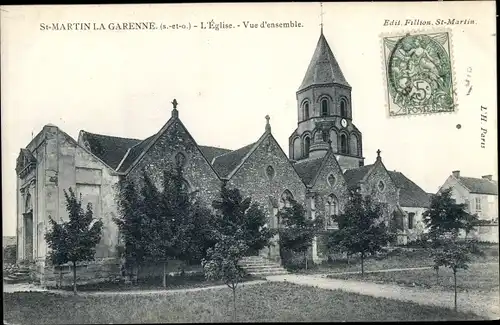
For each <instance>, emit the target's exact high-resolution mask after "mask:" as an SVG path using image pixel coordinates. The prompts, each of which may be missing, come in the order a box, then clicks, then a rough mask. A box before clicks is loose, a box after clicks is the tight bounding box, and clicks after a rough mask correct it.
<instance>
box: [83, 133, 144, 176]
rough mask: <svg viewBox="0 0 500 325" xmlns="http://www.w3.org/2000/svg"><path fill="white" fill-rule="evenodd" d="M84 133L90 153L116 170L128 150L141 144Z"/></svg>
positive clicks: (133, 140)
mask: <svg viewBox="0 0 500 325" xmlns="http://www.w3.org/2000/svg"><path fill="white" fill-rule="evenodd" d="M82 132H83V134H82V137H83V140H84V141H87V142H88V144H89V146H90V151H91V152H92V153H93V154H94V155H96V156H97V157H98V158H99V159H101V160H102V161H104V162H105V163H106V164H107V165H109V166H110V167H112V168H114V169H116V167H118V164H120V162H121V160H122V159H123V156H125V153H126V152H127V150H128V149H129V148H130V147H132V146H134V145H136V144H138V143H139V142H141V140H138V139H130V138H120V137H114V136H110V135H102V134H95V133H90V132H86V131H82Z"/></svg>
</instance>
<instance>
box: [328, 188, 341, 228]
mask: <svg viewBox="0 0 500 325" xmlns="http://www.w3.org/2000/svg"><path fill="white" fill-rule="evenodd" d="M325 214H326V218H325V219H326V220H325V221H326V224H325V226H326V228H327V229H338V224H337V222H335V216H336V215H337V214H338V201H337V198H336V197H335V195H333V194H330V195H329V196H328V197H327V198H326V204H325Z"/></svg>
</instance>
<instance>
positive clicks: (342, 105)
mask: <svg viewBox="0 0 500 325" xmlns="http://www.w3.org/2000/svg"><path fill="white" fill-rule="evenodd" d="M340 116H342V117H347V103H346V100H345V99H344V98H342V99H341V100H340Z"/></svg>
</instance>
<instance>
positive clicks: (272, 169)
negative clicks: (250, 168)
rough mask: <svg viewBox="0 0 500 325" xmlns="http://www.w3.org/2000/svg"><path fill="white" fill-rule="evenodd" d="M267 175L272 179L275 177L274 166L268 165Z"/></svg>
mask: <svg viewBox="0 0 500 325" xmlns="http://www.w3.org/2000/svg"><path fill="white" fill-rule="evenodd" d="M266 175H267V178H268V179H269V180H272V179H273V178H274V168H273V167H272V166H267V168H266Z"/></svg>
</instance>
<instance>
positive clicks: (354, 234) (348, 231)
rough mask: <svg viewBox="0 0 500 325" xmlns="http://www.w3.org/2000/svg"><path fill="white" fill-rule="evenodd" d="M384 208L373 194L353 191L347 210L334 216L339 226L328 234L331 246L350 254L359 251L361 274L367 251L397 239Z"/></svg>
mask: <svg viewBox="0 0 500 325" xmlns="http://www.w3.org/2000/svg"><path fill="white" fill-rule="evenodd" d="M382 215H383V213H382V208H381V206H380V205H378V204H375V203H374V202H373V201H372V199H371V197H370V196H365V197H363V196H362V195H361V194H360V193H356V192H354V193H352V194H351V196H350V198H349V200H348V202H347V204H346V207H345V209H344V212H343V213H342V214H340V215H338V216H335V221H336V222H337V223H338V225H339V229H338V230H336V231H334V232H331V233H330V234H329V235H328V242H327V246H328V248H329V249H330V250H334V249H339V250H341V251H344V252H346V253H347V254H360V257H361V274H362V276H364V260H365V258H366V257H367V256H368V255H372V254H375V253H377V252H379V251H381V250H382V249H383V247H384V246H385V245H387V243H388V242H390V241H392V240H394V234H392V233H390V232H389V230H388V228H387V227H386V225H385V222H384V221H383V220H382Z"/></svg>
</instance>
